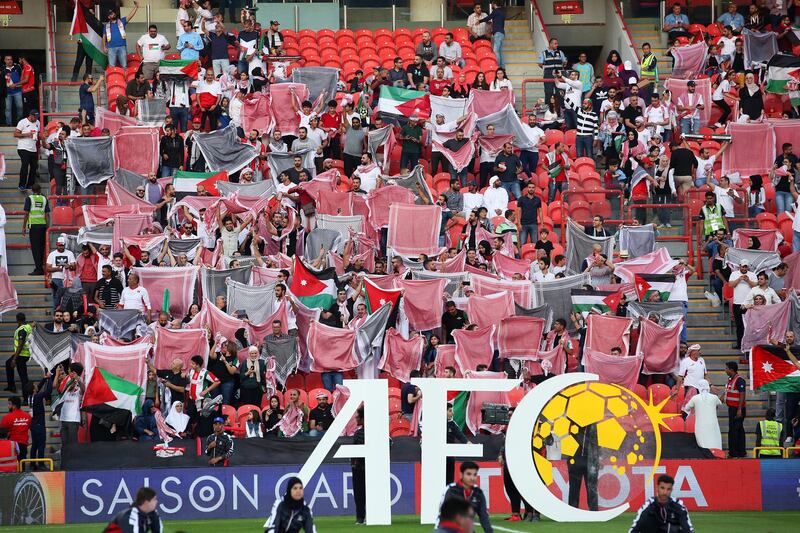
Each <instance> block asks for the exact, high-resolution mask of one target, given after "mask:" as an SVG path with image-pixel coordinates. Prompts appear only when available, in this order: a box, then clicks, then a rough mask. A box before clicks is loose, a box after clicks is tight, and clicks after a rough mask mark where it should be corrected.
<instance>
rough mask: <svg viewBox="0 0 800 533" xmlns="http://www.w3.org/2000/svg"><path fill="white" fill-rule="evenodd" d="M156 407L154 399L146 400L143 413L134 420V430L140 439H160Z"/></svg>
mask: <svg viewBox="0 0 800 533" xmlns="http://www.w3.org/2000/svg"><path fill="white" fill-rule="evenodd" d="M154 409H156V407H155V404H153V402H152V400H145V401H144V404H143V405H142V414H140V415H139V416H137V417H136V420H135V421H134V430H135V432H136V436H137V437H138V438H139V440H159V437H158V426H157V425H156V416H155V413H154Z"/></svg>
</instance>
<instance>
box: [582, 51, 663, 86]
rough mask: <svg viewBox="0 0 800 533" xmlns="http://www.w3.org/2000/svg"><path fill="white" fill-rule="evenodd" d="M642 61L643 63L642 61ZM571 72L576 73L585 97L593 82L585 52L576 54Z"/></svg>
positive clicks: (591, 70)
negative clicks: (576, 57) (575, 60)
mask: <svg viewBox="0 0 800 533" xmlns="http://www.w3.org/2000/svg"><path fill="white" fill-rule="evenodd" d="M648 46H649V45H648ZM642 61H643V62H644V60H642ZM572 70H574V71H575V72H577V73H578V79H579V80H580V82H581V83H582V84H583V86H582V87H581V90H582V92H583V96H586V93H588V92H589V90H590V89H591V88H592V82H593V81H594V67H593V66H592V64H591V63H588V62H587V61H586V52H581V53H579V54H578V62H577V63H573V64H572Z"/></svg>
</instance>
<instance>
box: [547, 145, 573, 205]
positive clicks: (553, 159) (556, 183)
mask: <svg viewBox="0 0 800 533" xmlns="http://www.w3.org/2000/svg"><path fill="white" fill-rule="evenodd" d="M546 157H547V171H548V174H549V176H550V180H549V185H548V188H549V191H550V192H549V193H548V200H547V203H548V204H549V203H552V202H553V200H555V199H556V191H562V193H563V191H564V189H565V187H566V184H567V170H569V168H570V166H571V162H570V160H569V155H568V154H567V145H566V144H564V143H562V142H557V143H556V144H555V145H554V146H553V151H552V152H548V153H547V156H546Z"/></svg>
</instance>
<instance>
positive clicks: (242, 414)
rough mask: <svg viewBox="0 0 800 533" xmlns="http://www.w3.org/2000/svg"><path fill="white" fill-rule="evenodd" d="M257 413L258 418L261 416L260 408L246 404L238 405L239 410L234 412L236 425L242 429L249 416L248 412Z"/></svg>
mask: <svg viewBox="0 0 800 533" xmlns="http://www.w3.org/2000/svg"><path fill="white" fill-rule="evenodd" d="M253 410H255V411H258V414H259V416H260V415H261V408H260V407H259V406H257V405H252V404H247V405H240V406H239V408H238V409H237V410H236V423H237V424H238V425H239V427H244V424H245V422H246V421H247V415H249V414H250V411H253Z"/></svg>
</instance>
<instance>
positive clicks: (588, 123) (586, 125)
mask: <svg viewBox="0 0 800 533" xmlns="http://www.w3.org/2000/svg"><path fill="white" fill-rule="evenodd" d="M577 123H578V131H577V135H582V136H585V135H592V136H593V135H594V134H595V133H597V130H598V127H599V125H600V119H598V118H597V113H595V112H594V111H589V112H586V111H584V110H583V109H579V110H578V121H577Z"/></svg>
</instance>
